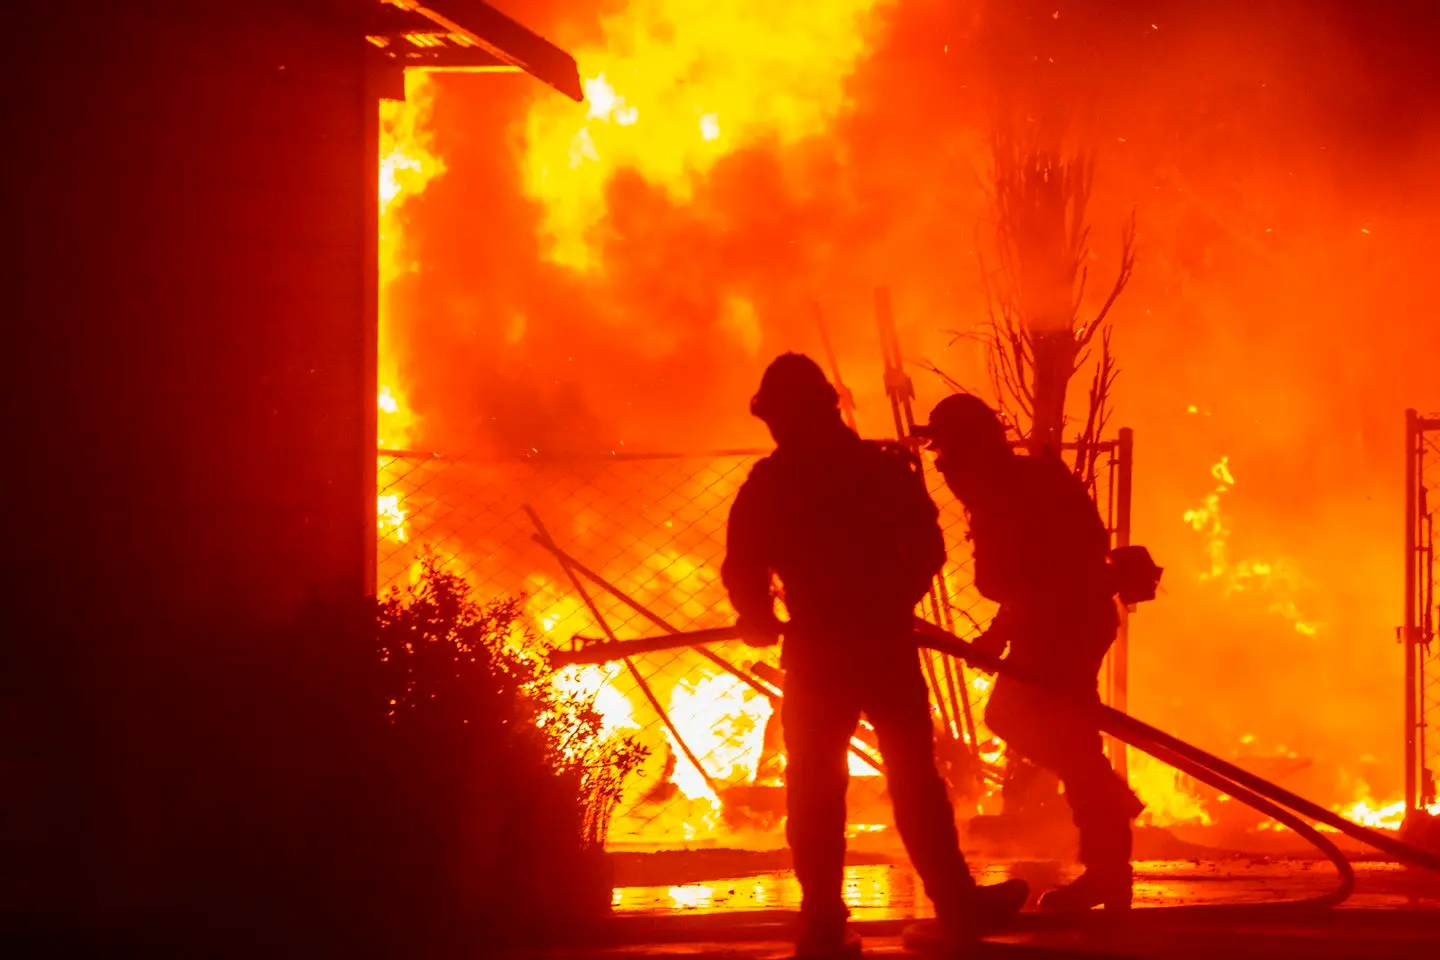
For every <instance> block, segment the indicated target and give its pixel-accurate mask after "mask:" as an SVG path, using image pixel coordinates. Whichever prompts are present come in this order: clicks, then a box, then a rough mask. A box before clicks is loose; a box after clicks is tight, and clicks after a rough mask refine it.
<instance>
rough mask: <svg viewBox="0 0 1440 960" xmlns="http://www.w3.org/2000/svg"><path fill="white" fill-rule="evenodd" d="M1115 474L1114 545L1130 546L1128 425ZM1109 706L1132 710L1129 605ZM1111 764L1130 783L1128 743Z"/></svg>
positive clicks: (1113, 662) (1131, 434)
mask: <svg viewBox="0 0 1440 960" xmlns="http://www.w3.org/2000/svg"><path fill="white" fill-rule="evenodd" d="M1116 460H1117V462H1116V464H1115V468H1116V477H1115V546H1117V547H1128V546H1129V545H1130V504H1131V497H1132V478H1133V470H1134V464H1135V431H1134V430H1132V429H1131V428H1129V427H1121V428H1120V439H1119V443H1118V444H1117V446H1116ZM1110 691H1111V692H1110V699H1111V703H1110V706H1112V707H1114V708H1115V709H1116V710H1119V711H1120V712H1122V713H1124V712H1126V711H1127V710H1128V709H1129V700H1130V608H1129V607H1126V606H1123V605H1122V606H1121V607H1120V629H1119V631H1118V632H1117V633H1116V635H1115V646H1114V648H1113V650H1112V651H1111V654H1110ZM1110 747H1111V751H1112V752H1111V755H1110V763H1111V764H1112V765H1113V766H1114V768H1115V772H1116V773H1118V774H1119V775H1120V778H1121V779H1122V780H1125V782H1127V783H1128V782H1129V780H1130V777H1129V767H1130V764H1129V756H1128V753H1127V750H1126V747H1125V744H1123V743H1121V742H1120V741H1118V740H1112V741H1111V743H1110Z"/></svg>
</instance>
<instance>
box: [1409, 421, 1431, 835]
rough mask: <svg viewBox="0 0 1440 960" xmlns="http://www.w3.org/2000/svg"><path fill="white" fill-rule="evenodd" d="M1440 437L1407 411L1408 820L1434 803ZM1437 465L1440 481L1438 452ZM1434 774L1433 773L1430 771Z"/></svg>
mask: <svg viewBox="0 0 1440 960" xmlns="http://www.w3.org/2000/svg"><path fill="white" fill-rule="evenodd" d="M1431 431H1434V432H1436V433H1440V417H1422V416H1420V414H1419V413H1417V412H1416V411H1415V410H1413V409H1411V410H1406V411H1405V617H1404V621H1403V625H1402V626H1401V628H1400V630H1399V634H1400V639H1401V641H1402V642H1403V643H1404V644H1405V819H1406V821H1407V822H1408V821H1410V820H1411V818H1412V817H1414V816H1415V814H1416V813H1417V812H1418V811H1419V810H1421V809H1424V808H1425V807H1428V806H1429V805H1431V804H1433V803H1434V802H1435V801H1436V798H1435V797H1434V796H1432V795H1431V794H1432V793H1433V791H1434V787H1433V781H1432V783H1431V785H1430V786H1429V787H1427V785H1426V783H1425V773H1426V771H1427V769H1428V768H1427V767H1426V763H1427V761H1428V760H1429V757H1428V756H1426V746H1425V732H1426V730H1427V728H1428V723H1427V721H1428V718H1427V716H1426V697H1425V684H1426V662H1425V661H1426V658H1427V657H1428V656H1429V655H1430V652H1431V644H1432V643H1433V642H1434V641H1435V632H1436V631H1435V620H1436V613H1435V539H1434V514H1433V512H1432V507H1431V505H1430V504H1429V502H1428V496H1429V487H1428V486H1427V485H1426V477H1425V467H1426V460H1427V457H1426V455H1425V447H1426V442H1427V440H1426V436H1425V435H1426V434H1427V433H1429V432H1431ZM1428 459H1430V460H1432V461H1433V466H1434V469H1435V471H1436V473H1437V476H1436V477H1435V482H1437V483H1440V454H1436V455H1433V456H1431V457H1430V458H1428ZM1431 774H1432V776H1433V771H1432V772H1431Z"/></svg>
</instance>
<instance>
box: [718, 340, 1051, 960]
mask: <svg viewBox="0 0 1440 960" xmlns="http://www.w3.org/2000/svg"><path fill="white" fill-rule="evenodd" d="M750 410H751V412H752V413H753V414H754V415H755V416H757V417H759V418H760V419H761V420H763V421H764V422H765V424H766V426H768V427H769V428H770V432H771V435H772V436H773V437H774V438H775V442H776V450H775V452H774V453H773V454H772V455H770V456H768V457H766V458H765V459H763V460H761V461H760V462H759V463H757V464H756V465H755V468H754V469H753V470H752V471H751V473H750V476H749V478H748V479H747V480H746V481H745V484H744V485H743V486H742V487H741V488H740V491H739V493H738V494H737V495H736V497H735V502H734V505H733V507H732V508H731V511H730V524H729V534H728V543H727V552H726V557H725V563H724V566H723V567H722V568H721V575H722V577H723V579H724V582H725V587H726V589H727V590H728V591H729V593H730V598H731V601H732V603H733V604H734V606H735V610H736V612H737V613H738V614H739V617H740V620H739V623H740V625H741V627H742V628H743V630H744V633H745V636H746V639H747V640H748V641H749V642H751V643H752V644H756V645H765V644H772V643H775V642H777V640H778V638H779V636H780V633H781V630H782V628H783V630H784V646H783V648H782V650H781V662H782V665H783V666H784V668H785V698H784V701H783V703H782V707H781V710H782V719H783V726H784V737H785V747H786V751H787V755H788V762H787V766H786V777H785V779H786V787H787V789H786V807H787V816H788V819H787V825H786V830H787V836H788V839H789V842H790V849H791V851H792V853H793V856H794V862H795V873H796V876H797V878H798V879H799V881H800V886H801V890H802V895H803V899H802V906H801V919H802V932H801V937H800V949H799V953H800V955H811V956H818V955H827V954H834V953H836V952H853V951H857V950H858V941H857V940H856V939H855V938H854V937H853V936H852V935H851V934H850V933H849V932H848V931H847V928H846V925H845V920H846V917H847V915H848V911H847V909H846V907H845V903H844V900H843V898H842V895H841V894H842V882H843V872H844V861H845V822H846V816H845V791H846V786H847V783H848V781H849V768H848V763H847V748H848V744H849V742H850V738H851V736H852V735H853V734H854V733H855V729H856V726H857V725H858V723H859V720H860V716H861V714H862V713H864V714H865V715H866V716H867V717H868V719H869V721H870V723H871V724H872V725H873V727H874V729H875V734H876V737H877V740H878V744H879V748H880V753H881V755H882V758H883V760H884V764H885V771H886V778H887V783H888V786H889V790H890V796H891V800H892V802H893V804H894V808H895V824H896V827H897V828H898V830H899V832H900V837H901V839H902V840H903V841H904V843H905V848H906V850H907V851H909V854H910V858H911V860H912V862H913V863H914V865H915V868H916V871H917V872H918V873H919V874H920V877H921V880H922V881H923V882H924V885H925V892H926V893H927V895H929V897H930V899H931V900H933V901H934V903H935V910H936V916H937V918H938V919H939V921H940V927H941V934H942V935H943V936H946V937H947V938H949V937H954V938H959V939H964V938H968V937H970V936H973V935H976V934H978V933H980V932H982V929H983V928H984V927H986V926H988V925H989V924H992V923H1003V922H1004V920H1005V919H1008V917H1009V916H1010V915H1012V914H1014V913H1015V912H1016V911H1018V910H1019V909H1020V907H1021V906H1023V904H1024V901H1025V897H1026V892H1027V891H1026V888H1025V885H1024V884H1023V883H1021V882H1020V881H1010V882H1008V883H1005V884H1000V885H997V886H992V887H985V888H980V887H977V886H976V884H975V882H974V880H973V879H972V878H971V876H970V871H969V868H968V866H967V865H966V863H965V859H964V857H963V855H962V854H961V852H960V847H959V840H958V838H957V835H956V829H955V818H954V812H953V809H952V808H951V805H950V799H949V797H948V795H947V793H946V788H945V784H944V782H943V781H942V780H941V778H940V775H939V773H938V772H937V771H936V767H935V757H934V730H933V726H932V721H931V713H930V701H929V695H928V691H927V689H926V686H925V680H924V675H923V674H922V672H921V668H920V662H919V654H918V650H917V646H916V642H915V637H914V633H913V623H914V611H915V605H916V604H917V603H918V602H919V601H920V599H921V597H922V596H924V594H925V593H926V591H927V590H928V588H929V585H930V582H931V578H932V577H934V575H935V574H936V573H937V572H938V571H939V570H940V567H941V565H942V564H943V563H944V559H945V544H944V538H943V536H942V534H941V531H940V527H939V524H938V512H937V510H936V508H935V504H934V503H933V501H931V499H930V496H929V494H928V493H927V492H926V490H925V486H924V482H923V479H922V478H921V476H920V473H919V469H918V467H919V464H918V462H917V461H916V459H915V457H914V456H913V455H912V454H911V453H909V452H908V451H906V450H904V449H903V448H899V447H895V446H890V447H886V446H882V445H880V444H876V443H871V442H868V441H864V440H861V439H860V438H859V437H857V436H856V435H855V433H854V432H852V431H851V430H850V429H849V428H848V427H846V426H845V424H844V423H843V422H842V421H841V418H840V411H839V405H838V397H837V395H836V392H835V389H834V388H833V387H832V386H831V385H830V383H829V381H828V380H826V378H825V375H824V373H823V372H822V371H821V370H820V368H819V367H818V366H817V365H816V364H815V363H814V362H813V361H812V360H810V359H809V358H808V357H805V356H802V355H799V354H785V355H783V356H781V357H779V358H778V359H776V360H775V361H774V362H773V363H772V364H771V365H770V367H769V369H767V370H766V371H765V375H764V377H763V379H762V380H761V383H760V390H759V392H758V393H757V394H756V395H755V397H754V398H753V399H752V401H751V404H750ZM773 577H778V578H779V580H780V582H781V584H782V587H783V591H784V601H785V607H786V609H787V611H788V613H789V620H788V622H785V623H783V624H782V623H781V621H779V620H778V619H777V617H776V615H775V607H774V604H775V598H774V596H773V594H772V578H773Z"/></svg>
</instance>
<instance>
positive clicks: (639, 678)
mask: <svg viewBox="0 0 1440 960" xmlns="http://www.w3.org/2000/svg"><path fill="white" fill-rule="evenodd" d="M524 509H525V513H526V514H527V515H529V517H530V522H531V523H533V524H534V525H535V534H536V536H537V537H540V538H543V542H545V543H551V544H553V543H554V542H555V541H554V540H552V539H551V538H550V531H549V530H547V529H545V524H544V523H542V522H541V521H540V515H539V514H538V513H536V512H535V511H534V510H533V509H532V508H531V507H530V505H529V504H526V505H525V507H524ZM552 552H553V551H552ZM555 558H556V559H557V560H559V561H560V567H561V569H563V570H564V571H565V576H567V577H569V578H570V585H571V586H572V587H574V588H575V592H576V593H578V594H580V599H581V600H583V601H584V602H585V606H586V607H587V608H588V609H589V610H590V615H591V616H592V617H594V618H595V624H596V626H598V627H599V628H600V630H601V631H602V632H603V633H604V634H605V639H606V640H608V641H610V642H611V643H614V642H616V640H617V639H618V638H617V637H616V636H615V634H614V632H613V631H611V629H610V623H609V621H607V620H606V619H605V617H604V615H603V614H601V612H600V608H599V607H597V606H596V605H595V601H594V600H592V599H591V597H590V592H589V591H588V590H586V589H585V585H584V584H583V583H581V582H580V578H579V577H578V576H576V574H575V570H574V568H573V567H571V565H570V564H569V563H568V562H567V560H566V558H565V557H563V556H561V555H560V554H559V553H556V554H555ZM623 662H624V664H625V669H626V670H628V671H629V672H630V679H632V680H634V681H635V686H636V687H638V688H639V689H640V692H641V693H642V694H644V695H645V699H646V700H648V701H649V702H650V706H651V708H652V709H653V710H654V711H655V713H656V714H657V715H658V716H659V717H660V722H661V723H663V724H664V725H665V729H666V730H668V731H670V736H672V737H674V738H675V746H676V748H677V749H678V750H679V751H680V753H681V754H683V755H684V757H685V759H686V760H689V761H690V765H691V766H692V767H694V768H695V772H696V773H698V774H700V779H702V780H704V781H705V785H706V786H707V787H709V788H710V789H711V791H712V792H714V793H716V794H717V795H718V794H719V792H720V790H719V784H717V783H716V782H715V781H714V780H713V779H711V777H710V774H709V772H708V771H707V770H706V769H705V765H704V764H702V763H701V762H700V758H699V757H697V756H696V755H695V752H694V751H693V750H691V749H690V745H689V744H688V743H686V742H685V738H684V737H682V736H681V735H680V728H679V727H677V726H675V721H674V720H672V719H671V717H670V712H669V711H668V710H666V709H665V706H664V704H662V703H661V702H660V698H659V697H657V696H656V695H655V691H654V690H651V689H650V684H649V683H647V682H646V680H645V677H644V676H643V675H642V674H641V673H640V668H639V667H637V666H635V661H634V660H632V659H631V658H629V657H625V658H624V660H623Z"/></svg>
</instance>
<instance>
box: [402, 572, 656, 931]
mask: <svg viewBox="0 0 1440 960" xmlns="http://www.w3.org/2000/svg"><path fill="white" fill-rule="evenodd" d="M521 604H522V601H521V600H519V599H512V598H507V599H501V600H496V601H492V602H489V603H481V602H479V601H477V600H476V599H475V598H474V597H473V596H472V594H471V590H470V587H469V584H468V583H467V582H466V581H465V579H464V578H463V577H461V576H459V575H457V574H455V573H453V572H451V571H448V570H446V569H445V568H444V567H443V565H442V564H441V562H440V561H439V560H437V559H436V558H435V557H434V556H433V555H427V556H426V557H425V558H424V559H423V560H422V561H421V568H420V571H419V576H418V577H416V578H415V580H414V582H413V583H412V584H411V585H410V586H408V587H406V588H403V589H401V588H397V589H396V590H392V591H391V592H390V593H389V594H388V595H387V596H385V597H384V598H383V599H382V600H381V601H380V603H379V606H378V624H377V625H378V630H377V634H378V642H379V661H380V670H381V675H382V683H383V689H384V691H385V698H386V701H387V703H386V704H385V706H386V708H387V709H388V714H389V721H390V727H391V730H392V732H393V734H394V736H395V738H396V739H395V740H394V742H395V743H396V744H397V746H398V747H399V749H400V751H401V753H402V754H403V755H404V756H406V757H408V758H409V760H408V761H407V762H408V766H405V767H403V768H402V771H403V772H402V773H401V774H400V775H401V776H403V777H407V778H409V779H410V780H411V781H412V785H411V787H410V797H411V800H410V804H411V806H410V811H409V816H410V817H411V818H412V819H417V820H426V821H429V825H428V826H426V827H425V830H426V831H428V832H427V833H426V842H427V843H432V844H434V845H435V846H437V847H440V848H443V849H444V850H445V852H444V853H443V854H442V856H444V857H448V858H449V862H450V863H451V867H450V868H449V869H450V870H452V871H455V872H456V876H457V880H456V887H457V889H458V890H459V891H460V897H461V899H462V900H466V899H471V898H474V899H476V900H481V899H483V900H486V901H488V902H489V904H490V905H491V909H492V910H494V911H497V912H500V913H502V914H503V913H505V912H506V911H509V912H511V913H513V914H515V916H506V917H505V919H507V920H514V919H515V918H516V916H518V915H519V914H520V913H524V914H525V915H526V916H528V917H531V918H535V917H544V916H548V915H549V914H550V913H553V912H554V911H560V912H563V911H564V910H566V909H568V908H569V907H570V906H572V905H573V903H574V902H575V900H576V898H577V897H579V896H581V893H582V892H577V891H576V890H574V889H568V888H567V884H569V885H571V887H573V885H574V884H576V883H579V882H580V881H579V880H578V879H577V878H578V877H579V876H580V875H581V874H583V873H584V870H585V869H586V867H585V866H584V865H585V864H588V863H592V862H593V857H594V856H596V855H599V854H600V852H601V850H602V847H603V841H604V837H605V832H606V829H607V828H608V826H609V823H610V819H611V817H612V815H613V812H614V808H615V804H616V803H617V801H618V799H619V797H620V793H621V789H622V787H623V782H624V779H625V777H626V776H628V775H629V774H630V773H631V772H633V771H634V769H635V768H636V767H637V766H638V765H639V763H640V762H641V760H643V759H644V756H645V751H644V748H643V747H641V746H640V745H639V744H637V743H635V742H634V741H633V740H632V739H630V738H628V737H625V736H622V735H616V734H614V733H611V732H607V731H606V730H605V729H604V727H603V718H602V717H601V716H600V714H599V713H598V712H597V711H596V709H595V705H594V692H593V691H586V690H585V689H584V688H583V686H582V685H577V684H574V683H557V682H556V681H557V675H556V673H555V672H554V671H553V670H552V669H551V668H550V667H549V665H548V663H547V662H546V659H545V656H544V654H545V652H546V649H545V647H544V645H543V644H542V643H541V642H540V641H539V639H538V638H537V637H536V636H535V635H534V634H533V633H531V632H530V631H528V630H527V629H525V628H524V626H523V619H522V606H521ZM597 882H598V881H597ZM567 889H568V892H567ZM583 894H584V895H585V896H587V897H590V898H591V901H592V902H595V903H597V908H599V907H598V904H599V902H600V901H601V900H603V904H604V905H605V906H607V907H608V902H609V900H608V898H609V889H608V887H607V888H605V889H603V890H600V891H598V892H597V891H594V890H587V891H583ZM498 903H503V904H505V906H498V907H497V906H495V904H498Z"/></svg>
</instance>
